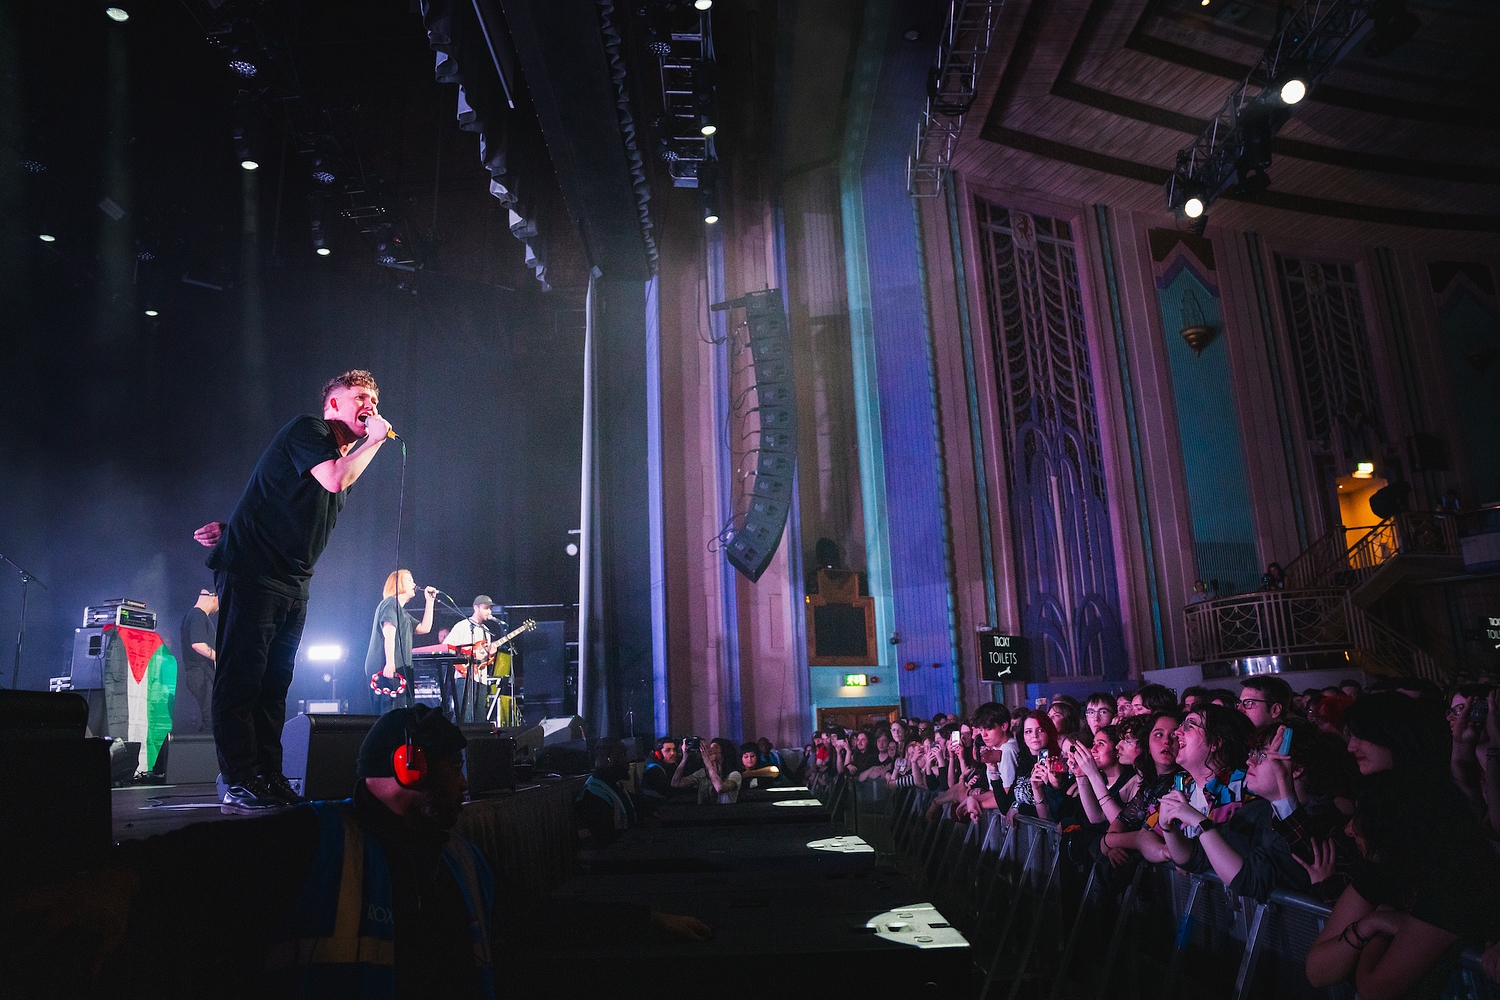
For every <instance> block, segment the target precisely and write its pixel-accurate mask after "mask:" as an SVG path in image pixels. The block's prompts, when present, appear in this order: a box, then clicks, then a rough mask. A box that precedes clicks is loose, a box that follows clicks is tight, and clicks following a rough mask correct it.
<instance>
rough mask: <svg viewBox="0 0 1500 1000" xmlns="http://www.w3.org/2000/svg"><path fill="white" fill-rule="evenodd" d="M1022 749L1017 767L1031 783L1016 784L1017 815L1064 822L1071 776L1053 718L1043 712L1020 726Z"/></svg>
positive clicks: (1020, 782)
mask: <svg viewBox="0 0 1500 1000" xmlns="http://www.w3.org/2000/svg"><path fill="white" fill-rule="evenodd" d="M1021 745H1022V746H1024V747H1025V748H1026V753H1025V754H1020V755H1018V763H1019V764H1021V765H1022V767H1023V772H1022V773H1024V774H1026V775H1027V777H1028V779H1029V780H1020V779H1018V780H1017V781H1016V787H1015V789H1014V791H1015V797H1016V811H1017V812H1018V813H1020V814H1021V815H1023V816H1036V817H1038V818H1039V819H1050V820H1054V821H1056V820H1059V819H1061V813H1062V812H1064V811H1066V809H1067V806H1068V801H1067V800H1068V794H1067V789H1068V786H1069V785H1070V784H1071V783H1072V776H1071V775H1069V774H1068V773H1067V761H1066V760H1064V759H1063V755H1062V746H1061V745H1060V744H1059V742H1058V739H1057V728H1056V726H1054V725H1053V723H1052V718H1051V716H1050V715H1047V714H1045V713H1042V712H1033V713H1031V714H1030V715H1028V716H1027V717H1026V721H1025V722H1024V723H1023V724H1022V726H1021ZM1027 763H1030V765H1031V767H1030V769H1029V770H1025V765H1026V764H1027Z"/></svg>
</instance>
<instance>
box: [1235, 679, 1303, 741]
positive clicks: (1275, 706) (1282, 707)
mask: <svg viewBox="0 0 1500 1000" xmlns="http://www.w3.org/2000/svg"><path fill="white" fill-rule="evenodd" d="M1239 709H1240V711H1241V712H1243V713H1245V718H1247V719H1249V720H1250V724H1251V726H1252V727H1254V728H1256V729H1259V728H1260V727H1261V726H1268V725H1270V724H1271V723H1273V722H1279V721H1282V720H1284V719H1289V718H1291V717H1292V686H1291V685H1290V684H1288V683H1287V682H1286V681H1284V680H1282V679H1281V678H1280V677H1277V676H1276V675H1275V674H1262V675H1260V676H1259V677H1247V678H1245V680H1244V682H1243V683H1242V684H1241V685H1240V703H1239Z"/></svg>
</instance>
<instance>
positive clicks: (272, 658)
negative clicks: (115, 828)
mask: <svg viewBox="0 0 1500 1000" xmlns="http://www.w3.org/2000/svg"><path fill="white" fill-rule="evenodd" d="M379 399H380V390H379V389H378V388H377V387H376V385H375V377H374V376H373V375H371V374H370V373H369V372H367V371H361V370H358V369H356V370H354V371H349V372H345V373H344V374H342V375H340V376H338V377H337V378H334V379H330V380H329V382H328V384H327V385H325V386H324V387H323V416H322V418H321V419H320V418H318V417H313V416H305V415H304V416H300V417H297V418H296V419H294V420H293V421H292V422H291V423H289V424H287V425H286V426H285V427H283V428H282V429H281V430H279V431H277V432H276V436H275V437H274V438H272V439H271V443H270V445H269V446H268V447H267V448H266V450H265V453H264V454H263V455H261V457H260V461H259V462H257V463H256V465H255V471H254V472H253V473H251V475H250V482H249V483H247V484H246V485H245V492H244V494H243V495H241V497H240V501H239V503H238V504H237V505H236V506H235V508H234V513H233V514H232V515H231V516H230V518H229V523H228V524H224V523H222V522H218V521H214V522H210V523H209V524H205V525H204V526H203V527H201V528H199V529H198V530H197V531H195V532H193V538H194V539H196V540H197V541H198V542H199V543H200V544H202V545H205V546H208V547H210V548H212V549H213V551H212V552H211V553H210V554H209V557H208V567H209V569H211V570H213V571H214V582H215V585H216V589H217V590H218V592H219V627H218V635H217V641H216V643H215V649H216V650H217V652H218V670H217V672H216V674H215V677H214V691H213V724H214V743H215V744H216V745H217V747H218V753H219V770H220V772H221V776H222V778H223V784H224V786H225V789H224V792H223V806H222V808H223V810H224V811H225V812H233V813H239V814H242V815H252V814H256V813H261V812H264V811H267V810H270V809H275V808H278V807H280V806H284V805H288V804H290V803H293V802H298V801H301V799H300V797H299V796H298V795H297V794H296V793H295V792H294V791H293V790H292V787H291V784H290V783H289V782H288V781H287V779H286V776H285V775H284V774H282V770H281V729H282V724H283V722H284V720H285V718H286V693H287V689H288V688H289V687H290V686H291V683H292V670H293V668H294V666H295V664H296V659H297V646H298V644H299V643H300V642H301V641H302V625H303V622H304V621H305V620H306V618H307V582H308V580H309V579H311V577H312V574H313V564H314V563H316V562H317V561H318V556H320V555H322V553H323V549H324V547H326V546H327V544H328V535H329V533H330V532H331V531H333V525H334V522H335V521H336V520H337V519H338V515H339V511H341V510H342V509H343V507H344V501H345V500H346V499H347V498H348V493H349V487H350V486H352V485H354V481H355V480H356V479H358V478H359V477H360V475H361V474H362V473H363V472H364V471H365V469H366V468H367V467H368V466H369V464H370V461H371V460H372V459H373V458H374V457H375V453H376V452H378V451H379V450H380V446H381V445H383V444H385V442H386V439H387V435H389V434H391V433H392V432H391V425H390V424H389V423H387V422H386V421H385V420H384V419H383V418H381V417H380V416H379V414H378V413H377V412H376V409H377V404H378V402H379Z"/></svg>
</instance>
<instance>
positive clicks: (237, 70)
mask: <svg viewBox="0 0 1500 1000" xmlns="http://www.w3.org/2000/svg"><path fill="white" fill-rule="evenodd" d="M229 69H230V72H232V73H234V75H235V76H242V77H244V78H245V79H247V80H248V79H250V78H251V77H253V76H254V75H255V74H256V73H257V72H259V70H257V69H256V68H255V63H253V62H247V61H245V60H244V59H231V60H229Z"/></svg>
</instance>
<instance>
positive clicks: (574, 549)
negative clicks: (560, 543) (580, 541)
mask: <svg viewBox="0 0 1500 1000" xmlns="http://www.w3.org/2000/svg"><path fill="white" fill-rule="evenodd" d="M563 551H564V552H566V553H567V554H568V555H570V556H576V555H577V554H578V546H577V545H575V544H573V543H572V542H569V543H568V547H567V548H565V549H563Z"/></svg>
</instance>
